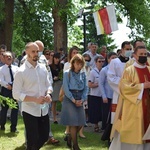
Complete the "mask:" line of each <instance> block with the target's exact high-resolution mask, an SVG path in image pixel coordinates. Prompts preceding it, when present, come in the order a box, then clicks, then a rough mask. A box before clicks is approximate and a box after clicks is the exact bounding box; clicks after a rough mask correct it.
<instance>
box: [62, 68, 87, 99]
mask: <svg viewBox="0 0 150 150" xmlns="http://www.w3.org/2000/svg"><path fill="white" fill-rule="evenodd" d="M63 89H64V92H65V95H66V96H67V97H68V98H69V99H70V100H73V99H74V97H73V95H72V93H71V92H70V90H83V93H82V96H81V99H82V101H85V100H87V92H88V89H87V83H86V76H85V73H84V72H81V71H80V72H79V73H75V72H73V71H71V70H70V69H69V70H66V71H65V72H64V76H63Z"/></svg>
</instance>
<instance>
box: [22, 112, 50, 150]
mask: <svg viewBox="0 0 150 150" xmlns="http://www.w3.org/2000/svg"><path fill="white" fill-rule="evenodd" d="M22 114H23V120H24V124H25V130H26V137H27V149H26V150H39V149H40V148H41V147H42V146H43V145H44V143H45V142H46V141H47V140H48V135H49V116H48V114H47V115H46V116H41V117H35V116H32V115H30V114H28V113H26V112H23V113H22Z"/></svg>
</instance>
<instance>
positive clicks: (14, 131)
mask: <svg viewBox="0 0 150 150" xmlns="http://www.w3.org/2000/svg"><path fill="white" fill-rule="evenodd" d="M10 132H11V133H17V134H18V133H19V131H18V130H11V131H10Z"/></svg>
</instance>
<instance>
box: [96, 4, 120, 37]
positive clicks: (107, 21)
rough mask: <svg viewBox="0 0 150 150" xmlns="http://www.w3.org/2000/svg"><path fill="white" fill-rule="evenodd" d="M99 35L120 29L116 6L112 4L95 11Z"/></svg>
mask: <svg viewBox="0 0 150 150" xmlns="http://www.w3.org/2000/svg"><path fill="white" fill-rule="evenodd" d="M93 16H94V21H95V25H96V30H97V35H100V34H110V33H111V32H113V31H116V30H118V23H117V19H116V13H115V6H114V5H110V6H107V7H106V8H103V9H100V10H98V11H96V12H94V13H93Z"/></svg>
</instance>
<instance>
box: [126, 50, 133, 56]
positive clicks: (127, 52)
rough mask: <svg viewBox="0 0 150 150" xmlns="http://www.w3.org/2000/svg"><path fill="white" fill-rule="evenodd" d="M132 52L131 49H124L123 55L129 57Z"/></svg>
mask: <svg viewBox="0 0 150 150" xmlns="http://www.w3.org/2000/svg"><path fill="white" fill-rule="evenodd" d="M132 53H133V51H132V50H130V51H125V54H124V56H125V57H131V56H132Z"/></svg>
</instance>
